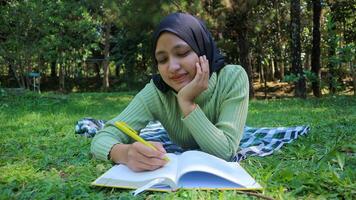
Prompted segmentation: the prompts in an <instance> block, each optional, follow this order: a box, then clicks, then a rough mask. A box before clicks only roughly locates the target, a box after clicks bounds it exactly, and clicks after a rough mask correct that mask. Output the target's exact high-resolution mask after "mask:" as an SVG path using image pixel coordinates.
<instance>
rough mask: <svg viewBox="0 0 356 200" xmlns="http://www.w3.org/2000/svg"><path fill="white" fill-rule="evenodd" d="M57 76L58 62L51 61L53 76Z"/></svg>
mask: <svg viewBox="0 0 356 200" xmlns="http://www.w3.org/2000/svg"><path fill="white" fill-rule="evenodd" d="M56 77H57V72H56V62H51V78H56Z"/></svg>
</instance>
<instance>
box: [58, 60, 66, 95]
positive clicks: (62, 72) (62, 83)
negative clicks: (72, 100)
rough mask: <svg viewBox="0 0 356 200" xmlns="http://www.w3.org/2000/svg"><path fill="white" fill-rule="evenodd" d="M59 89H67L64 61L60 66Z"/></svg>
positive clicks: (61, 90) (62, 90)
mask: <svg viewBox="0 0 356 200" xmlns="http://www.w3.org/2000/svg"><path fill="white" fill-rule="evenodd" d="M59 91H60V92H64V91H65V70H64V67H63V63H62V64H60V66H59Z"/></svg>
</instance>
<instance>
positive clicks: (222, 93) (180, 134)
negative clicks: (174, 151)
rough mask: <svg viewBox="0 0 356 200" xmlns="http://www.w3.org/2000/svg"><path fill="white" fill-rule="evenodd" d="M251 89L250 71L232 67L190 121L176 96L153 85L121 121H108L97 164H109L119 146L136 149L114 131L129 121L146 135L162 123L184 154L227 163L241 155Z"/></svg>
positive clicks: (95, 146) (215, 79)
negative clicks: (152, 126)
mask: <svg viewBox="0 0 356 200" xmlns="http://www.w3.org/2000/svg"><path fill="white" fill-rule="evenodd" d="M248 97H249V86H248V78H247V74H246V72H245V70H244V69H243V68H242V67H241V66H238V65H227V66H225V67H224V68H223V69H221V70H220V72H219V73H218V74H217V73H215V72H214V73H213V74H212V75H211V77H210V79H209V86H208V89H207V90H205V91H204V92H203V93H201V94H200V95H199V96H198V97H197V98H196V99H195V103H196V104H197V106H196V108H195V109H194V110H193V111H192V112H191V113H190V114H189V115H188V116H186V117H185V118H184V117H183V114H182V112H181V110H180V108H179V105H178V101H177V94H176V93H175V92H174V91H169V92H167V93H162V92H161V91H160V90H159V89H158V88H156V86H155V85H154V83H153V82H152V80H151V82H150V83H148V84H147V85H146V86H145V87H144V88H143V89H142V90H141V91H140V92H139V93H138V94H137V95H136V96H135V97H134V98H133V100H132V101H131V102H130V104H129V105H128V106H127V107H126V108H125V109H124V111H123V112H121V113H120V114H119V115H118V116H117V117H115V118H114V119H112V120H110V121H108V122H107V123H106V124H105V127H104V128H103V129H102V130H101V131H99V132H98V133H97V134H96V136H95V137H94V139H93V141H92V144H91V152H92V153H93V154H94V156H95V157H96V158H99V159H102V160H108V155H109V152H110V150H111V148H112V146H113V145H114V144H117V143H125V144H128V143H132V142H133V141H132V140H131V138H129V137H128V136H126V135H125V134H124V133H122V132H121V131H120V130H118V129H117V128H115V127H114V126H113V122H115V121H124V122H126V123H127V124H129V125H130V126H131V127H132V128H133V129H135V130H141V129H142V128H144V127H145V126H146V125H147V123H148V122H149V121H152V120H158V121H160V122H161V123H162V125H163V127H164V128H165V129H166V130H167V132H168V135H169V137H170V139H171V140H172V142H174V143H176V144H178V145H179V146H181V147H182V148H183V149H201V150H202V151H204V152H207V153H209V154H212V155H215V156H217V157H220V158H222V159H225V160H229V159H230V158H232V157H233V156H234V155H235V154H236V151H237V149H238V146H239V143H240V140H241V137H242V133H243V128H244V126H245V122H246V117H247V109H248Z"/></svg>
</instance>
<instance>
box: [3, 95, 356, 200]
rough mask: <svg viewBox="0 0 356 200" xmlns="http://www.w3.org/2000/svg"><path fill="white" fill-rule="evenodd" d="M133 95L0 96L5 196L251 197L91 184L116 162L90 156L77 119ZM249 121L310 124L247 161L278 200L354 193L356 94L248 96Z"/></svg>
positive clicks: (112, 110)
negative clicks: (131, 189) (289, 141)
mask: <svg viewBox="0 0 356 200" xmlns="http://www.w3.org/2000/svg"><path fill="white" fill-rule="evenodd" d="M132 95H133V94H132V93H131V94H130V93H110V94H108V93H89V94H70V95H67V96H60V95H56V94H50V93H47V94H43V95H40V96H39V95H36V94H32V93H29V94H25V95H22V96H11V95H5V96H2V97H0V119H1V121H0V199H173V198H174V199H218V198H219V199H236V198H240V199H250V198H255V197H253V196H250V195H247V194H240V193H238V192H236V191H224V192H219V191H195V190H193V191H184V190H181V191H178V192H176V193H154V192H146V193H143V194H142V195H139V196H138V197H136V198H134V197H132V196H131V195H130V193H129V191H128V190H120V189H110V188H99V187H92V186H90V183H91V182H92V181H93V180H94V179H96V178H97V177H98V176H99V175H101V174H102V173H103V172H105V171H106V170H107V169H109V168H110V167H111V164H110V163H105V162H102V161H98V160H95V159H93V158H92V156H91V154H90V152H89V148H90V139H87V138H84V137H81V136H77V135H75V134H74V123H75V122H76V120H78V119H80V118H83V117H86V116H91V117H95V118H100V119H110V118H112V117H114V116H115V115H117V114H118V113H120V111H121V110H123V108H124V107H125V106H126V105H127V104H128V102H129V101H130V99H132ZM247 124H248V125H250V126H257V127H262V126H292V125H303V124H309V125H310V126H311V127H312V129H311V131H310V133H309V134H308V135H307V136H303V137H301V138H300V139H298V140H296V141H295V142H293V143H292V144H288V145H287V146H285V147H284V148H282V150H280V151H278V152H276V153H275V154H273V155H272V156H268V157H264V158H259V157H251V158H248V159H247V160H245V161H242V162H241V164H242V166H243V167H244V168H245V169H246V170H247V171H249V172H250V173H251V175H252V176H253V177H255V179H256V180H257V181H258V182H259V183H260V184H261V185H262V186H263V187H264V190H263V193H262V195H264V196H268V197H272V198H276V199H316V198H318V199H334V198H337V199H342V198H344V199H355V198H356V170H355V168H356V144H355V141H356V98H355V97H351V96H338V97H325V98H322V99H308V100H299V99H283V100H269V101H262V100H259V101H256V100H254V101H251V102H250V107H249V115H248V120H247Z"/></svg>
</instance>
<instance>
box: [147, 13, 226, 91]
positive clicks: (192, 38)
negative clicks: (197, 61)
mask: <svg viewBox="0 0 356 200" xmlns="http://www.w3.org/2000/svg"><path fill="white" fill-rule="evenodd" d="M163 32H170V33H173V34H175V35H176V36H178V37H179V38H181V39H182V40H184V41H185V42H186V43H187V44H188V45H189V46H190V47H191V48H192V49H193V51H194V52H195V53H196V54H197V55H198V56H203V55H205V56H206V57H207V59H208V60H209V70H210V71H209V72H210V76H211V74H212V73H213V72H218V71H219V70H220V69H221V68H223V67H224V66H225V63H224V57H223V56H222V55H221V54H220V51H219V49H218V48H217V47H216V44H215V42H214V40H213V37H212V36H211V33H210V32H209V31H208V29H207V28H206V26H205V24H204V22H203V21H201V20H200V19H198V18H196V17H194V16H192V15H190V14H187V13H181V12H178V13H172V14H170V15H168V16H166V17H165V18H163V20H162V21H161V22H160V24H159V25H158V27H157V29H156V30H155V32H154V34H153V59H154V61H155V63H156V65H157V60H156V58H155V51H156V45H157V40H158V38H159V37H160V35H161V34H162V33H163ZM152 79H153V82H154V84H155V85H156V87H157V88H158V89H159V90H160V91H162V92H164V93H165V92H167V91H169V90H171V89H172V88H171V87H169V86H168V85H167V84H166V83H165V82H164V81H163V79H162V77H161V76H160V75H159V74H155V75H153V76H152Z"/></svg>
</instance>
